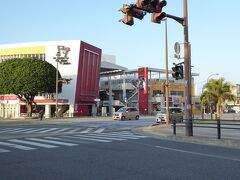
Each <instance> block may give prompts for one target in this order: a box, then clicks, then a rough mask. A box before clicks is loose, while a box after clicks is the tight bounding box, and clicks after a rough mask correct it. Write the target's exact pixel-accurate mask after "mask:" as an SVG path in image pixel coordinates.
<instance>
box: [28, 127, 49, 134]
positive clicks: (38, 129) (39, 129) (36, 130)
mask: <svg viewBox="0 0 240 180" xmlns="http://www.w3.org/2000/svg"><path fill="white" fill-rule="evenodd" d="M45 129H48V128H37V129H36V128H34V129H33V130H31V131H26V132H24V133H27V134H29V133H34V132H39V131H42V130H45Z"/></svg>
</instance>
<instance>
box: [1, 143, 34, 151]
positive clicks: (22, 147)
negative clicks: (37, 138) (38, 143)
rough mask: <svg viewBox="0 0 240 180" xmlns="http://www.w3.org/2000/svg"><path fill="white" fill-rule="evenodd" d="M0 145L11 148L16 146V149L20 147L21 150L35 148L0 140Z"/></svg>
mask: <svg viewBox="0 0 240 180" xmlns="http://www.w3.org/2000/svg"><path fill="white" fill-rule="evenodd" d="M0 145H2V146H7V147H11V148H16V149H21V150H32V149H35V148H31V147H27V146H22V145H18V144H12V143H7V142H0Z"/></svg>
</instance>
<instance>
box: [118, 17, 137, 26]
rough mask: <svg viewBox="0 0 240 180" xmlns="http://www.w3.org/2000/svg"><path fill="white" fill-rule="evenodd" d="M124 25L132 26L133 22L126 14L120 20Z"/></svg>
mask: <svg viewBox="0 0 240 180" xmlns="http://www.w3.org/2000/svg"><path fill="white" fill-rule="evenodd" d="M120 21H121V22H123V23H124V24H127V25H129V26H132V25H133V24H134V20H133V17H132V16H129V15H127V14H125V15H124V18H123V19H121V20H120Z"/></svg>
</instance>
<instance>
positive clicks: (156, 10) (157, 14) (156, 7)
mask: <svg viewBox="0 0 240 180" xmlns="http://www.w3.org/2000/svg"><path fill="white" fill-rule="evenodd" d="M166 5H167V1H165V0H163V1H159V0H153V1H151V6H152V11H153V12H152V17H151V20H152V22H154V23H158V24H160V23H161V21H162V20H163V19H164V18H165V17H166V16H167V14H166V13H165V12H162V8H163V7H164V6H166Z"/></svg>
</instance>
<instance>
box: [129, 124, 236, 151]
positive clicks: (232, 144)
mask: <svg viewBox="0 0 240 180" xmlns="http://www.w3.org/2000/svg"><path fill="white" fill-rule="evenodd" d="M156 128H158V129H157V130H156ZM169 130H171V129H170V128H169V127H158V126H157V127H156V126H149V127H141V128H134V129H132V131H133V132H135V133H139V134H144V135H147V136H151V137H153V138H156V139H162V140H169V141H175V142H184V143H193V144H202V145H211V146H220V147H227V148H236V149H240V140H235V139H224V138H223V139H216V138H212V137H202V136H191V137H188V136H185V135H184V133H181V134H180V133H179V134H178V135H176V136H175V135H173V134H172V133H171V132H169Z"/></svg>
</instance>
